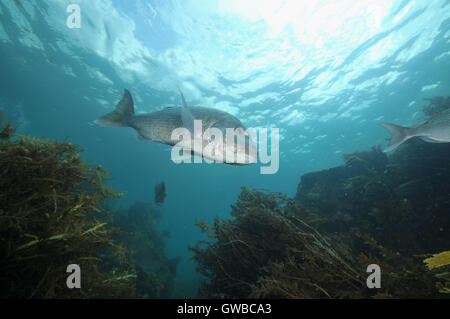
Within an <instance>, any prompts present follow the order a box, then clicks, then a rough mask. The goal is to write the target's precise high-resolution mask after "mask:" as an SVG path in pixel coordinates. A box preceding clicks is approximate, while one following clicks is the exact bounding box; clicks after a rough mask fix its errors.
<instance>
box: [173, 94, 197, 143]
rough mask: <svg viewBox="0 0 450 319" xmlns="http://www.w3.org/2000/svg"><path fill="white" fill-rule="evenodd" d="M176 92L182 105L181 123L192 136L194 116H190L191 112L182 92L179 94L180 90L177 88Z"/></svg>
mask: <svg viewBox="0 0 450 319" xmlns="http://www.w3.org/2000/svg"><path fill="white" fill-rule="evenodd" d="M177 88H178V91H179V92H180V95H181V102H182V103H183V107H182V108H181V121H182V122H183V126H184V127H185V128H187V129H188V130H189V131H190V132H191V133H192V134H193V133H194V116H193V115H192V112H191V110H190V109H189V107H188V105H187V103H186V100H185V99H184V95H183V92H181V90H180V88H179V87H178V86H177Z"/></svg>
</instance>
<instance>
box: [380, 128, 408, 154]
mask: <svg viewBox="0 0 450 319" xmlns="http://www.w3.org/2000/svg"><path fill="white" fill-rule="evenodd" d="M380 125H381V126H383V127H384V128H385V129H386V130H388V132H389V133H391V135H392V136H391V139H390V140H389V145H388V146H387V147H386V149H384V150H383V152H389V151H391V150H393V149H394V148H395V147H397V146H399V145H400V144H402V143H403V142H404V141H406V140H408V139H410V138H411V137H413V135H412V134H411V128H409V127H405V126H400V125H396V124H392V123H380Z"/></svg>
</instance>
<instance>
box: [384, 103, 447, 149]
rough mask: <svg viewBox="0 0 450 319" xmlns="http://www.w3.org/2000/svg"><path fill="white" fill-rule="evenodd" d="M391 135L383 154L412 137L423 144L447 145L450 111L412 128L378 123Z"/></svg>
mask: <svg viewBox="0 0 450 319" xmlns="http://www.w3.org/2000/svg"><path fill="white" fill-rule="evenodd" d="M380 125H381V126H383V127H384V128H385V129H387V130H388V131H389V133H391V135H392V136H391V138H390V140H389V145H388V146H387V147H386V149H385V150H384V152H389V151H391V150H393V149H394V148H396V147H397V146H399V145H400V144H402V143H403V142H405V141H406V140H409V139H410V138H413V137H420V138H421V139H422V140H424V141H425V142H430V143H449V142H450V109H447V110H444V111H442V112H439V113H437V114H436V115H435V116H433V117H431V118H429V119H426V120H425V121H423V122H422V123H420V124H419V125H417V126H413V127H405V126H400V125H396V124H392V123H380Z"/></svg>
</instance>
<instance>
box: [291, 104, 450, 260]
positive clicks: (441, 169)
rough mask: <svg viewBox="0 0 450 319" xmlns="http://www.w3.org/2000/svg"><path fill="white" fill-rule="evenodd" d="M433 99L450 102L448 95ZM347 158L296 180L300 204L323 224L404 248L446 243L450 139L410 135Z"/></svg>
mask: <svg viewBox="0 0 450 319" xmlns="http://www.w3.org/2000/svg"><path fill="white" fill-rule="evenodd" d="M432 101H433V103H435V104H437V105H438V106H439V107H440V108H441V109H447V108H449V107H450V103H449V102H450V99H449V98H442V99H439V98H434V99H432ZM445 103H447V104H445ZM444 104H445V105H444ZM433 107H435V106H429V108H428V109H427V107H425V109H427V110H428V111H427V112H432V111H430V110H431V109H432V108H433ZM344 159H345V160H346V162H345V164H344V165H342V166H339V167H334V168H330V169H328V170H323V171H319V172H312V173H308V174H305V175H303V176H302V177H301V180H300V183H299V185H298V189H297V194H296V197H295V198H296V200H297V202H298V203H299V205H301V206H302V207H304V208H305V209H307V210H308V209H314V210H315V211H316V214H318V215H319V216H321V217H323V218H324V219H326V222H323V223H322V224H321V226H320V230H323V231H326V232H330V233H331V232H339V233H341V234H345V233H347V234H351V233H354V232H355V231H361V232H363V233H368V234H371V236H373V237H374V238H375V239H376V240H377V241H379V242H380V243H381V244H383V245H384V246H386V247H388V248H389V249H393V250H395V251H399V252H402V253H411V254H414V253H415V254H418V253H422V254H423V253H427V252H429V251H440V250H445V249H448V243H449V242H450V232H448V229H449V227H450V214H449V213H448V212H449V211H450V187H448V185H449V184H450V169H449V163H450V144H449V143H442V144H441V143H427V142H424V141H422V140H420V139H411V140H408V141H406V142H405V143H404V144H402V145H400V146H399V147H398V149H397V150H396V152H395V153H393V154H391V155H390V156H389V157H387V156H386V155H385V154H383V153H382V152H381V150H380V149H379V148H372V150H370V151H366V152H355V153H353V154H349V155H344Z"/></svg>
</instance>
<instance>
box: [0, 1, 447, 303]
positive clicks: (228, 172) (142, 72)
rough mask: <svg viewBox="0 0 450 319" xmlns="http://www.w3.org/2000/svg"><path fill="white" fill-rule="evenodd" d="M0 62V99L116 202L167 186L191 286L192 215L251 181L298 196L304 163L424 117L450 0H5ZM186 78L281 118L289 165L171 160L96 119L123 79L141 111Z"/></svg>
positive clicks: (248, 121)
mask: <svg viewBox="0 0 450 319" xmlns="http://www.w3.org/2000/svg"><path fill="white" fill-rule="evenodd" d="M72 3H75V4H78V5H79V8H80V10H81V11H80V16H81V24H80V28H69V27H68V25H67V18H68V17H69V15H70V14H71V13H68V12H66V9H67V7H68V6H69V5H70V4H72ZM0 57H1V58H0V90H1V93H0V109H2V110H3V111H4V112H5V113H6V114H7V115H8V117H9V118H10V120H11V121H13V122H19V123H20V124H21V125H20V128H19V131H20V132H23V133H27V134H30V135H34V136H45V137H48V138H53V139H59V140H60V139H63V138H65V137H68V139H69V141H71V142H73V143H75V144H78V145H80V146H81V147H82V148H84V149H85V152H84V156H85V158H87V159H89V161H91V162H92V163H95V164H98V163H101V165H102V166H103V167H104V168H105V169H106V170H108V171H110V172H112V176H113V177H112V180H111V185H112V186H113V187H114V188H115V189H117V190H118V191H126V192H128V195H127V197H125V198H124V199H122V200H121V202H120V204H121V205H124V206H127V205H129V204H131V203H132V202H134V201H135V200H142V201H150V202H151V201H153V196H154V194H153V188H154V186H155V185H156V184H157V183H159V182H160V181H165V184H166V188H167V198H166V200H165V203H164V205H163V206H162V207H161V208H159V209H160V210H161V212H162V215H163V220H162V222H161V228H162V229H166V230H168V231H169V232H170V234H171V237H170V238H169V239H168V240H167V243H166V252H167V254H168V256H169V257H176V256H182V257H183V258H182V259H181V262H180V263H179V265H178V272H177V285H178V288H180V289H183V290H184V291H186V292H187V293H188V294H192V295H194V294H195V291H196V288H197V285H198V282H199V280H200V276H199V275H198V274H197V273H196V272H195V264H194V263H192V262H191V261H189V257H190V254H189V252H188V251H187V246H188V245H194V244H195V243H196V242H197V241H198V240H199V239H201V238H203V237H202V236H201V235H200V233H199V231H198V229H197V228H196V227H194V226H193V224H194V222H196V221H202V220H204V221H209V222H211V221H212V220H213V219H214V217H215V216H219V217H223V218H226V217H228V216H229V212H230V208H229V206H230V204H232V203H234V202H235V201H236V198H237V195H238V194H239V192H240V186H243V185H245V186H249V187H254V188H264V189H269V190H273V191H279V192H283V193H285V194H287V195H289V196H294V194H295V192H296V190H297V185H298V182H299V180H300V176H301V175H302V174H304V173H307V172H310V171H316V170H321V169H324V168H329V167H333V166H336V165H339V164H341V163H342V159H341V155H342V154H344V153H350V152H354V151H355V150H364V149H369V148H370V147H371V146H374V145H383V146H385V145H386V141H385V139H386V138H387V137H388V133H387V132H386V131H385V130H384V129H383V128H382V127H380V126H379V125H377V123H379V122H393V123H399V124H402V125H413V124H417V123H419V122H420V121H421V119H422V117H423V114H422V113H421V108H422V106H423V105H424V104H425V101H424V100H423V99H424V98H429V97H433V96H436V95H448V92H449V88H450V72H449V70H450V2H449V1H444V0H442V1H441V0H432V1H419V0H417V1H400V0H396V1H392V0H377V1H361V0H359V1H356V0H354V1H351V0H347V1H344V0H343V1H335V0H329V1H325V0H323V1H261V0H260V1H245V4H243V1H226V0H223V1H219V0H214V1H213V0H211V1H163V0H161V1H144V0H136V1H124V0H98V1H93V0H86V1H75V0H73V1H62V0H51V1H40V0H37V1H25V0H21V1H19V0H17V1H13V0H2V1H1V2H0ZM177 85H178V86H180V88H181V89H182V90H183V92H184V95H185V97H186V100H187V102H188V104H189V105H201V106H208V107H214V108H218V109H221V110H223V111H227V112H229V113H231V114H233V115H235V116H236V117H238V118H239V119H241V121H242V122H243V123H244V124H245V126H246V127H256V128H272V127H273V128H279V131H280V145H279V151H280V164H279V171H278V172H277V173H276V174H271V175H262V174H260V164H255V165H251V166H229V165H223V164H182V165H176V164H174V163H173V162H172V161H171V160H170V148H169V147H168V146H166V145H162V144H157V143H148V142H143V141H139V140H138V139H137V138H136V136H135V135H136V134H135V132H134V131H133V130H132V129H129V128H103V127H98V126H96V125H95V124H94V120H95V119H97V118H98V117H99V116H101V115H103V114H104V113H106V112H109V111H111V110H112V109H113V107H114V106H115V104H116V103H117V101H118V100H119V99H120V97H121V94H122V92H123V89H124V88H127V89H129V90H130V91H131V93H132V94H133V97H134V100H135V107H136V110H137V112H141V113H147V112H152V111H156V110H160V109H161V108H163V107H164V106H169V105H175V106H180V105H181V101H180V98H179V95H178V92H177V90H176V86H177Z"/></svg>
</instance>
